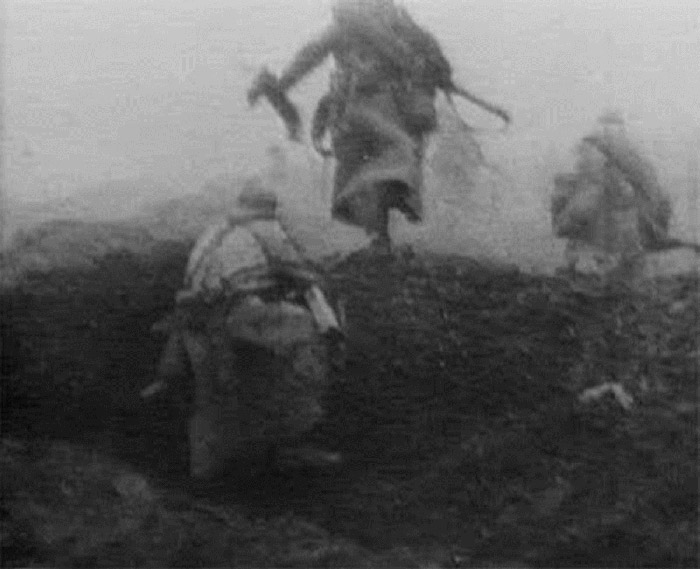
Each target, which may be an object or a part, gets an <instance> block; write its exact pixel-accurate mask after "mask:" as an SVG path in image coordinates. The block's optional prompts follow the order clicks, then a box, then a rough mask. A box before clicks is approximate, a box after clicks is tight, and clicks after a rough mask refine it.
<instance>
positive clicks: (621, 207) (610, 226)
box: [551, 111, 695, 277]
mask: <svg viewBox="0 0 700 569" xmlns="http://www.w3.org/2000/svg"><path fill="white" fill-rule="evenodd" d="M578 154H579V157H578V163H577V165H576V171H575V172H574V173H572V174H559V175H557V176H556V177H555V180H554V185H555V189H554V195H553V197H552V203H551V213H552V225H553V229H554V233H555V235H556V236H557V237H563V238H567V239H568V243H567V249H566V259H567V262H568V267H569V270H571V271H576V270H577V268H579V267H581V266H582V265H583V263H582V261H583V260H584V259H587V258H588V259H589V260H592V261H593V262H594V266H592V267H590V270H592V271H594V272H598V273H600V274H603V275H610V274H612V273H618V274H622V275H627V276H629V277H631V276H633V275H638V274H639V273H640V271H641V268H642V266H643V263H644V253H645V251H650V250H659V249H665V248H672V247H682V246H690V247H695V246H694V245H693V244H686V243H682V242H680V241H678V240H674V239H670V238H669V235H668V232H669V224H670V219H671V201H670V198H669V196H668V195H667V193H666V192H665V191H664V190H663V188H662V187H661V184H660V183H659V180H658V177H657V175H656V171H655V169H654V166H653V165H652V164H651V162H650V161H649V160H648V159H647V158H646V157H644V156H643V154H642V153H641V151H640V150H639V149H638V148H636V147H635V146H634V145H633V144H632V142H631V141H630V139H629V137H628V136H627V133H626V129H625V123H624V120H623V118H622V116H621V114H620V113H619V112H616V111H611V112H607V113H605V114H603V115H602V116H601V117H600V118H599V120H598V128H597V129H596V130H595V131H594V132H593V133H592V134H590V135H588V136H586V137H584V138H583V140H582V141H581V143H580V145H579V148H578Z"/></svg>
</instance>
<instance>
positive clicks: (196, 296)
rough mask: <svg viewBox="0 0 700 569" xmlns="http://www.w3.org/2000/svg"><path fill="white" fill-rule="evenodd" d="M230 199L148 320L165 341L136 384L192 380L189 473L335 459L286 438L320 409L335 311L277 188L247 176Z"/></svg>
mask: <svg viewBox="0 0 700 569" xmlns="http://www.w3.org/2000/svg"><path fill="white" fill-rule="evenodd" d="M238 204H239V206H240V211H238V212H236V213H235V214H232V215H230V216H229V217H228V218H226V219H225V220H223V221H221V222H219V223H217V224H215V225H213V226H212V227H211V228H210V229H208V230H207V231H205V232H204V233H203V235H202V236H201V237H200V238H199V240H198V241H197V243H196V244H195V246H194V248H193V250H192V252H191V255H190V258H189V262H188V265H187V269H186V275H185V281H184V288H183V290H181V291H180V292H179V293H178V294H177V296H176V303H175V311H174V313H173V314H172V315H170V316H169V317H167V318H166V319H164V320H163V321H162V322H160V323H158V324H157V325H156V326H155V328H156V330H159V331H161V332H165V333H166V334H167V337H168V339H167V342H166V345H165V347H164V350H163V354H162V357H161V360H160V363H159V369H158V378H157V381H156V382H155V383H153V384H151V385H150V386H148V387H147V388H146V389H144V390H143V392H142V396H143V397H144V398H150V397H151V396H153V395H154V394H155V393H157V392H159V391H163V390H164V389H165V388H167V387H168V386H171V385H172V384H173V382H175V381H178V380H180V381H181V380H183V379H184V378H185V377H187V376H188V375H190V374H191V375H192V376H194V401H193V412H192V414H191V416H190V421H189V451H190V472H191V475H192V476H193V477H196V478H211V477H213V476H216V475H217V474H220V473H221V472H222V470H223V469H224V467H225V466H226V464H227V463H228V462H229V461H231V460H233V459H246V458H248V459H253V460H254V461H259V460H260V459H262V460H268V459H270V458H271V457H277V458H279V457H280V456H282V457H284V456H286V457H287V458H291V459H292V460H298V459H301V460H302V461H307V462H308V460H307V459H310V460H311V462H315V463H316V464H319V463H321V464H323V463H327V462H334V461H337V460H338V456H337V455H336V454H335V453H329V452H326V451H324V450H322V449H314V448H312V447H307V448H304V447H299V448H297V449H295V448H294V445H293V441H294V440H295V439H297V438H298V437H299V436H300V435H303V434H304V433H306V432H307V431H309V430H310V429H311V428H312V427H313V426H314V425H315V424H317V423H318V421H319V420H320V419H321V418H322V416H323V404H322V399H323V396H324V395H325V393H326V391H327V389H328V387H329V385H330V382H331V381H332V379H333V377H335V375H334V373H333V371H334V368H335V369H337V367H338V366H342V362H343V354H344V348H343V342H344V340H343V331H342V329H343V327H342V320H343V318H342V316H340V317H339V316H338V315H337V313H336V310H334V309H333V308H332V307H331V305H330V303H329V301H328V299H327V296H326V294H325V293H324V288H325V287H324V283H323V279H322V277H321V276H320V275H319V272H318V270H316V269H315V268H314V267H313V266H312V264H311V263H310V261H308V260H307V259H306V258H305V257H304V255H303V254H302V252H301V251H300V250H299V248H298V247H297V246H296V244H295V243H294V242H293V241H292V240H291V239H290V238H289V236H288V235H287V233H286V232H285V229H284V227H283V226H282V224H281V222H280V220H279V216H278V215H277V197H276V195H275V194H274V193H273V192H271V191H270V190H267V189H265V188H264V187H262V183H261V182H260V181H259V180H258V179H255V178H254V179H252V180H249V182H248V183H247V185H246V187H245V188H244V189H243V191H242V192H241V194H240V196H239V198H238ZM276 450H277V451H279V452H274V451H276ZM295 457H296V458H295Z"/></svg>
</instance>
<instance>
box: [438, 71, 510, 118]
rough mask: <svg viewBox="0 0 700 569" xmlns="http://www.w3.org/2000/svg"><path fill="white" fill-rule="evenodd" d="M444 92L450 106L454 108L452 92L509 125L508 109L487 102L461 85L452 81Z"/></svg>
mask: <svg viewBox="0 0 700 569" xmlns="http://www.w3.org/2000/svg"><path fill="white" fill-rule="evenodd" d="M444 92H445V96H446V97H447V101H448V102H449V103H450V106H451V107H452V108H454V101H453V99H452V94H453V93H454V94H455V95H459V96H460V97H462V98H463V99H466V100H467V101H469V102H470V103H474V104H475V105H476V106H477V107H481V108H482V109H484V110H485V111H487V112H489V113H491V114H492V115H496V116H498V117H499V118H500V119H502V120H503V122H504V123H506V125H509V124H510V123H511V118H510V114H509V113H508V111H506V110H505V109H502V108H501V107H498V106H496V105H494V104H492V103H489V102H488V101H486V100H484V99H482V98H481V97H477V96H476V95H474V93H472V92H471V91H468V90H467V89H465V88H464V87H462V86H461V85H457V84H455V83H453V82H450V83H449V85H448V86H447V87H446V89H445V90H444Z"/></svg>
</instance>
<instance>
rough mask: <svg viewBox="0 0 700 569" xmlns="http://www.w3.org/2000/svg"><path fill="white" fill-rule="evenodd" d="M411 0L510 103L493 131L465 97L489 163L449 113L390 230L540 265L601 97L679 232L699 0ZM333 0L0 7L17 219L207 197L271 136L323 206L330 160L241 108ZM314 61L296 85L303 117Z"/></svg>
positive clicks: (689, 149)
mask: <svg viewBox="0 0 700 569" xmlns="http://www.w3.org/2000/svg"><path fill="white" fill-rule="evenodd" d="M404 3H405V4H406V5H407V6H408V8H409V9H410V10H411V11H412V13H413V14H414V15H415V18H416V19H417V20H418V21H419V22H420V23H422V24H424V25H425V26H426V27H427V28H429V29H430V30H431V31H432V32H433V33H434V34H435V35H436V36H437V37H438V38H439V39H440V41H441V43H442V45H443V47H444V49H445V51H446V53H447V55H448V56H449V57H450V59H451V60H452V62H453V66H454V69H455V74H456V78H457V80H458V81H459V82H461V83H463V84H465V85H466V86H467V87H469V88H470V89H471V90H473V91H474V92H476V93H477V94H479V95H480V96H482V97H484V98H486V99H489V100H491V101H494V102H495V103H498V104H500V105H502V106H504V107H506V108H507V109H508V110H509V111H510V112H511V113H512V115H513V119H514V123H513V126H512V128H511V129H510V130H509V131H508V132H506V133H499V132H496V129H497V128H498V127H499V126H500V125H499V124H497V121H496V122H494V121H492V120H491V119H489V117H488V116H485V115H484V114H483V113H481V112H480V111H478V109H475V108H473V107H471V106H470V105H467V104H465V103H460V104H459V112H460V114H462V115H463V116H464V117H465V119H466V120H467V121H468V122H470V123H471V124H474V125H475V126H476V127H478V128H481V129H484V132H481V133H480V134H479V135H478V140H479V142H480V145H481V147H482V149H483V152H484V155H485V157H486V159H487V160H488V161H489V162H490V163H492V164H493V165H494V166H496V167H497V170H492V171H485V170H484V169H481V170H480V171H478V172H476V171H474V169H471V168H466V169H464V168H463V169H462V171H460V168H459V166H460V165H461V164H462V161H463V160H464V157H465V156H467V159H466V162H465V163H466V164H469V160H470V157H473V156H471V154H472V153H473V152H474V149H473V148H470V147H469V145H468V144H467V143H465V142H464V140H460V139H459V137H458V136H455V133H454V132H452V131H450V127H449V124H448V128H447V129H446V130H444V131H443V132H442V133H440V134H438V135H437V137H435V139H434V140H433V141H432V142H431V149H432V150H431V151H433V154H432V155H431V161H430V163H429V164H428V165H427V168H426V182H427V185H428V187H427V190H426V193H427V195H426V199H427V201H428V210H429V212H428V213H429V220H428V223H427V226H426V228H422V229H421V228H415V227H407V226H405V224H403V222H401V221H400V220H397V221H396V222H395V224H396V227H397V231H398V234H399V235H400V236H401V238H402V239H406V240H414V241H416V240H417V241H421V240H423V241H424V242H425V243H433V244H436V243H440V244H443V245H444V246H448V245H449V247H452V248H453V249H455V250H463V251H465V252H469V251H472V250H476V249H479V248H480V249H483V251H484V252H485V253H488V254H491V253H492V252H493V251H495V250H496V249H500V250H501V253H502V254H504V255H506V256H508V257H509V258H515V259H516V260H518V262H521V263H523V264H528V263H530V264H537V263H540V264H541V263H544V260H538V259H539V258H540V257H547V258H550V257H551V254H550V249H551V248H554V249H556V247H558V245H557V244H556V243H553V242H552V239H551V236H550V235H549V233H550V232H549V221H548V219H547V201H548V196H549V192H550V191H551V178H552V176H553V175H554V174H555V173H556V172H558V171H562V170H566V169H567V168H570V167H571V161H572V158H571V149H572V148H573V147H574V145H575V143H576V141H577V140H578V138H580V137H581V136H583V135H584V134H585V133H586V132H587V131H588V129H589V128H590V127H591V125H592V124H593V123H594V121H595V119H596V117H597V116H598V114H599V113H600V112H601V111H603V110H604V109H606V108H611V107H612V108H619V109H621V110H622V111H623V113H624V114H625V116H626V118H627V121H628V124H630V130H631V132H632V135H633V137H634V138H635V140H637V141H639V142H640V143H641V144H643V145H646V147H647V149H648V150H649V152H650V155H651V156H652V159H653V160H654V162H655V164H656V165H657V167H658V169H659V175H660V177H661V180H662V182H663V183H664V185H665V186H666V187H667V188H669V191H670V192H671V194H672V196H673V197H674V201H675V205H676V219H675V226H674V231H677V232H679V234H682V235H684V236H685V235H686V234H687V233H688V232H691V228H692V227H693V226H694V225H695V224H696V223H694V221H695V220H693V219H691V218H690V213H689V212H692V211H695V212H697V210H696V209H695V210H693V207H692V206H693V204H694V203H695V201H696V200H697V195H696V194H693V193H692V191H691V186H692V183H691V182H692V180H691V178H692V176H691V175H690V174H689V162H690V160H691V156H692V155H693V154H694V153H695V154H697V153H698V151H699V149H700V147H699V144H700V140H699V139H700V137H698V135H697V131H696V130H695V129H697V128H698V124H700V108H699V107H698V106H697V104H696V102H697V100H698V97H700V68H699V67H698V66H697V60H698V59H699V58H700V53H698V44H697V37H698V32H699V31H700V30H699V29H698V26H699V24H698V18H697V17H691V16H693V15H697V6H696V3H695V2H694V1H693V0H676V1H674V2H663V3H662V2H660V0H652V1H647V0H645V1H643V2H642V1H641V0H631V1H630V2H625V3H618V4H610V3H605V2H588V1H586V2H584V1H583V0H575V1H572V2H551V1H545V0H538V1H537V2H530V3H526V4H523V3H518V2H514V1H512V0H500V1H498V2H489V3H484V2H476V1H468V0H445V2H442V3H440V4H439V5H438V4H436V3H434V2H432V1H430V0H405V2H404ZM329 4H330V2H329V1H326V2H323V3H318V2H317V1H316V0H268V1H267V2H264V3H261V2H253V1H252V0H241V1H240V2H229V1H225V0H208V1H206V2H201V3H193V2H187V1H184V0H178V1H173V2H170V1H169V2H164V1H159V2H145V1H142V0H120V1H119V2H117V1H116V0H104V1H102V2H90V1H88V0H61V1H59V2H53V3H50V4H46V3H45V2H39V1H38V0H10V1H9V2H7V3H5V5H6V8H5V9H6V12H7V26H6V28H7V30H6V31H7V33H6V37H5V44H6V50H7V57H6V58H5V61H6V63H5V75H4V77H3V91H4V95H5V100H6V110H7V112H6V113H5V122H6V127H5V140H4V145H3V154H4V164H5V170H4V172H3V174H4V183H5V187H6V188H7V197H8V201H9V202H10V203H9V209H10V210H11V211H12V215H11V216H10V217H11V218H12V219H11V220H10V225H11V226H13V227H16V226H18V225H22V224H26V223H33V222H35V221H36V220H37V219H41V218H42V217H47V216H48V217H55V216H56V214H57V211H58V209H60V212H58V213H59V214H60V216H68V215H69V212H70V211H71V208H73V211H74V212H75V213H76V214H77V215H80V216H87V215H88V214H89V213H92V214H95V215H98V216H100V217H104V216H105V215H121V216H123V215H127V214H128V213H131V212H133V211H134V209H138V208H139V207H141V206H140V205H139V204H143V203H149V202H152V201H156V200H158V199H167V198H171V197H175V196H183V195H188V194H192V193H196V192H199V191H200V190H201V189H202V188H203V186H204V185H205V183H206V182H207V181H208V180H212V179H217V178H220V177H229V178H244V177H246V176H248V175H253V174H255V173H256V172H258V171H260V170H261V169H265V168H266V167H267V166H266V164H267V160H268V156H267V151H268V148H269V147H270V146H271V145H273V144H278V145H280V146H282V147H283V148H284V149H285V151H286V152H287V153H288V163H287V168H288V169H289V171H290V172H291V174H290V177H289V181H288V184H287V186H286V187H285V188H284V192H285V201H286V203H287V204H288V205H289V206H290V207H293V208H296V209H302V210H303V209H305V210H312V212H313V213H314V214H316V213H318V212H321V213H323V212H327V208H328V203H329V193H330V171H329V168H330V165H328V164H326V165H325V170H324V165H323V163H322V161H320V160H319V159H318V158H317V157H315V156H314V155H313V152H312V151H311V149H310V146H309V144H308V141H307V143H306V144H305V145H301V146H299V145H292V144H290V143H288V142H287V141H285V140H284V129H283V125H282V124H281V123H280V121H279V119H278V118H277V117H276V116H275V115H274V113H273V112H272V111H271V109H269V108H268V107H265V106H264V105H260V106H259V107H257V108H254V109H250V108H248V106H247V103H246V101H245V91H246V89H247V87H248V84H249V83H250V81H251V80H252V78H253V76H254V74H255V73H256V72H257V70H258V69H259V68H260V67H261V66H262V65H268V66H269V67H270V68H271V69H272V70H274V71H279V70H281V69H282V67H283V66H284V65H285V64H286V63H287V62H288V61H289V59H290V58H291V56H292V54H293V53H294V51H295V50H296V49H298V48H299V47H300V45H301V44H302V43H303V42H304V41H305V40H307V39H310V38H311V37H312V36H313V35H314V34H315V33H317V32H319V31H320V30H321V29H322V28H323V26H324V25H326V23H327V22H328V21H329V20H330V12H329ZM593 38H595V41H594V40H593ZM326 71H327V67H325V68H324V69H322V70H319V71H317V72H316V73H315V74H313V75H312V76H310V77H309V78H308V80H306V81H305V82H304V83H303V84H302V85H300V86H299V87H298V88H297V89H295V90H294V92H293V93H291V98H292V99H293V100H294V101H295V102H296V103H298V104H299V107H300V109H301V111H302V118H303V120H304V121H305V124H308V120H309V118H310V116H311V112H312V111H313V108H314V104H315V101H316V100H317V99H318V97H319V96H320V95H321V94H322V93H323V92H324V90H325V88H326V85H327V73H326ZM465 144H466V146H465ZM100 196H101V197H100ZM28 202H32V205H31V207H30V206H28V205H27V203H28ZM59 202H60V203H61V204H63V205H62V206H61V208H58V206H57V205H56V203H59ZM42 203H43V204H47V205H45V207H44V209H43V210H42V208H41V206H40V205H38V204H42ZM100 204H102V205H100ZM27 208H29V209H30V210H31V211H28V209H27ZM695 215H697V213H696V214H695ZM437 227H443V228H444V229H445V231H446V232H447V234H448V235H446V236H444V238H443V236H441V235H440V234H439V232H438V231H437V229H436V228H437ZM431 232H432V233H431ZM491 242H498V244H499V245H498V247H496V246H495V245H493V246H491V245H489V243H491ZM543 243H544V244H545V246H543ZM550 244H551V247H550ZM543 251H545V252H543ZM494 254H495V253H494ZM542 266H544V265H542Z"/></svg>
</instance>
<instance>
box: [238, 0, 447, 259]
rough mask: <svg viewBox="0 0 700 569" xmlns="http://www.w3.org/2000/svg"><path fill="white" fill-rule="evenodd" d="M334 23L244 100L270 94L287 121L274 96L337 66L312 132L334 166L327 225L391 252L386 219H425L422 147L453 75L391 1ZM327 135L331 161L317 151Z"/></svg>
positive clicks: (357, 5)
mask: <svg viewBox="0 0 700 569" xmlns="http://www.w3.org/2000/svg"><path fill="white" fill-rule="evenodd" d="M334 19H335V21H334V23H333V24H332V25H331V26H330V27H329V28H328V29H327V30H326V31H325V32H324V33H322V34H321V35H320V36H319V37H318V38H317V39H316V40H314V41H312V42H310V43H308V44H307V45H305V46H304V47H303V48H302V49H301V50H300V51H299V53H298V54H297V55H296V57H295V58H294V60H293V61H292V63H291V64H290V65H289V67H288V68H287V69H286V70H285V71H284V72H283V73H282V74H281V75H280V77H279V79H278V80H277V79H275V78H274V77H272V76H271V75H269V74H268V75H265V76H264V78H265V80H264V81H262V82H261V81H260V80H259V81H258V84H257V86H256V87H254V88H253V89H252V90H251V94H250V95H249V98H250V99H251V101H253V100H255V99H256V97H257V96H259V95H260V93H261V92H262V91H263V90H264V89H265V87H267V88H268V92H269V90H272V91H275V93H276V95H275V96H272V97H269V98H271V99H272V100H276V101H277V107H278V110H280V112H281V114H283V116H285V115H286V116H287V117H288V118H290V117H293V115H294V113H293V111H292V110H291V109H290V108H289V105H285V104H284V103H283V101H281V96H280V94H281V93H285V92H286V91H287V90H288V89H290V88H291V87H293V86H294V85H295V84H297V83H298V82H299V81H300V80H301V79H302V78H303V77H304V76H306V75H307V74H308V73H309V72H311V71H312V70H313V69H315V68H316V67H317V66H319V65H320V64H321V63H322V62H323V61H324V60H325V58H326V57H328V56H330V55H332V56H333V57H334V59H335V61H336V64H337V69H336V71H335V73H334V74H333V76H332V78H331V89H330V92H329V93H328V94H327V95H326V96H325V97H324V98H323V99H322V100H321V103H320V104H319V107H318V109H317V112H316V115H315V117H314V121H313V127H312V137H313V139H314V143H315V146H316V147H317V149H319V150H320V151H321V152H322V153H325V154H333V155H334V156H335V158H336V159H337V161H338V167H337V169H336V174H335V181H334V190H333V206H332V215H333V217H334V218H336V219H339V220H341V221H343V222H345V223H349V224H353V225H356V226H359V227H363V228H364V229H365V230H366V231H367V232H368V233H369V234H372V235H375V236H377V237H378V238H379V240H380V241H381V242H382V243H384V244H385V245H387V246H388V242H389V234H388V222H389V218H388V215H389V210H391V209H397V210H399V211H401V212H402V213H404V214H405V215H406V217H407V218H408V219H409V221H411V222H414V223H417V222H420V221H421V219H422V217H423V204H422V196H421V190H422V184H423V178H422V160H423V155H424V146H425V138H426V136H427V135H428V134H429V133H430V132H432V131H433V130H434V129H435V128H436V126H437V115H436V111H435V108H434V99H435V95H436V90H437V89H439V88H444V89H447V88H448V85H449V84H450V75H451V68H450V66H449V63H448V62H447V60H446V59H445V57H444V55H443V54H442V52H441V51H440V48H439V46H438V44H437V41H436V40H435V39H434V38H433V37H432V36H431V35H430V34H428V33H427V32H425V31H424V30H422V29H421V28H420V27H418V26H417V25H416V24H415V23H414V22H413V20H412V19H411V18H410V16H409V15H408V13H407V12H406V11H405V10H403V9H401V8H398V7H397V6H395V5H394V3H393V2H392V1H391V0H373V1H369V2H368V1H365V2H351V1H349V0H342V1H339V2H337V3H336V5H335V6H334ZM263 83H264V84H265V85H263ZM290 120H296V118H291V119H290ZM291 130H292V131H293V132H294V133H296V128H292V129H291ZM326 133H328V134H330V138H331V141H332V151H326V150H324V149H322V148H321V147H322V140H323V138H324V136H325V134H326ZM293 136H294V135H293Z"/></svg>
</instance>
